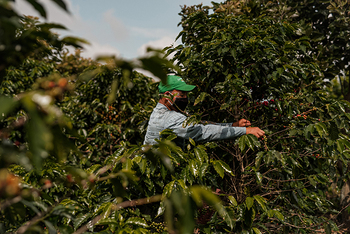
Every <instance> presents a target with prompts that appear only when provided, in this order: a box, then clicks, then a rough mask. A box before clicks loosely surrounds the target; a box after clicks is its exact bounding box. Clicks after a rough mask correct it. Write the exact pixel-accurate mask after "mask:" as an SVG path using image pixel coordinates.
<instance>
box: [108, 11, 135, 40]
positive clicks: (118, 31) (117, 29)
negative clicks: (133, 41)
mask: <svg viewBox="0 0 350 234" xmlns="http://www.w3.org/2000/svg"><path fill="white" fill-rule="evenodd" d="M113 12H114V11H113V10H108V11H106V12H105V13H104V14H103V18H104V20H105V21H106V22H107V23H108V25H109V26H110V27H111V29H112V32H113V35H114V38H115V39H116V40H117V41H123V40H126V39H127V38H128V37H129V30H128V29H127V27H126V26H125V25H124V24H123V22H122V21H121V20H119V19H118V18H116V17H115V16H114V15H113Z"/></svg>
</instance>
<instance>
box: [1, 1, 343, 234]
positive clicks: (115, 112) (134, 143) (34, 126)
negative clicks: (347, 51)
mask: <svg viewBox="0 0 350 234" xmlns="http://www.w3.org/2000/svg"><path fill="white" fill-rule="evenodd" d="M5 2H6V1H5ZM29 2H30V3H31V4H32V5H33V6H35V8H36V9H37V10H38V11H39V12H40V13H41V14H42V15H45V12H43V11H42V9H41V7H40V4H39V3H38V2H37V1H29ZM55 2H56V3H58V4H59V5H60V6H61V7H64V6H65V5H62V2H61V1H60V0H55ZM254 2H255V3H256V2H257V1H239V2H238V1H237V2H236V3H234V4H233V3H230V2H227V3H226V5H225V4H224V5H220V4H216V3H213V4H214V6H213V9H214V12H212V11H211V9H210V7H207V6H191V7H183V9H182V12H181V16H182V21H181V23H180V24H181V26H182V27H183V31H182V32H181V33H180V35H179V38H181V40H182V44H181V45H179V46H177V47H174V48H168V49H167V53H168V54H173V55H174V59H173V61H174V62H176V63H178V66H179V67H180V69H177V67H175V66H174V65H172V63H171V62H169V61H167V60H165V59H164V58H162V55H161V52H160V51H150V52H152V53H151V55H149V56H147V57H143V58H139V59H138V61H137V62H136V63H135V62H131V61H125V60H123V59H119V58H101V59H102V60H103V61H104V63H103V64H101V63H99V62H97V61H92V60H91V59H85V58H82V57H80V52H79V51H76V53H75V54H68V53H67V51H66V49H65V47H64V45H67V44H69V43H65V42H62V41H61V43H62V47H58V46H57V47H56V46H54V45H53V44H51V41H50V40H49V39H50V38H49V37H44V38H41V37H38V36H36V37H34V38H36V39H39V41H40V43H39V45H41V46H43V47H40V48H43V50H42V51H43V53H39V54H30V53H28V54H26V53H24V52H23V53H19V54H20V56H21V58H19V57H18V59H16V60H15V61H14V62H13V63H12V62H11V63H10V62H8V61H2V60H1V63H0V66H3V67H4V68H5V69H6V73H5V74H4V75H3V76H2V83H1V85H0V94H1V97H0V98H1V100H0V102H1V106H0V113H1V116H0V131H1V132H0V138H1V139H0V233H5V232H18V233H24V232H28V233H47V232H49V233H55V232H59V233H73V232H75V233H83V232H87V233H88V232H101V233H115V232H117V233H131V232H133V233H134V232H137V233H167V232H169V233H193V232H194V231H196V232H201V233H267V232H269V233H292V232H295V233H313V232H314V230H320V229H323V230H325V231H326V233H330V232H331V230H338V226H339V225H340V222H341V220H340V219H339V216H338V215H339V212H340V210H341V207H340V206H339V201H338V200H339V198H338V196H337V193H338V192H339V188H340V187H341V186H342V184H343V183H344V182H345V181H347V180H348V172H347V170H346V168H345V167H343V168H342V167H340V165H341V164H343V165H346V164H347V163H348V160H349V157H350V156H349V155H350V154H349V149H350V144H349V137H348V129H349V118H350V116H349V114H347V113H346V112H345V109H346V108H350V107H349V103H348V102H346V101H343V100H341V99H333V98H332V97H331V96H330V94H329V89H327V86H328V85H329V83H327V81H326V80H325V79H324V78H333V77H330V76H329V75H328V74H329V73H327V72H328V71H326V70H325V69H324V67H323V66H322V64H320V63H319V61H318V60H316V59H315V53H314V47H313V45H314V44H313V43H315V40H314V38H313V36H312V35H313V34H310V33H307V32H306V31H305V30H303V29H304V27H305V25H306V24H304V23H303V22H297V21H292V22H291V21H287V20H280V19H281V17H274V16H276V15H277V13H276V14H275V15H273V14H272V13H271V14H272V15H262V14H263V10H261V9H260V7H259V6H267V3H266V4H265V3H264V2H263V1H261V4H258V5H256V4H255V5H254V4H253V3H254ZM240 3H242V4H241V5H240ZM243 3H244V4H245V5H244V4H243ZM1 4H2V3H1ZM38 4H39V5H38ZM230 4H232V5H230ZM252 4H253V5H252ZM271 4H272V3H271ZM6 6H7V7H9V5H6ZM228 6H230V7H231V8H230V11H229V12H227V10H225V7H226V8H227V7H228ZM232 6H233V7H232ZM281 6H282V5H281ZM298 6H299V5H298ZM1 7H3V5H1ZM276 8H278V6H275V5H274V7H272V8H271V9H276ZM8 9H10V8H8ZM220 9H221V10H220ZM259 9H260V10H259ZM262 9H265V8H262ZM10 10H11V9H10ZM11 12H12V14H15V13H14V12H13V11H12V10H11ZM266 12H267V11H266ZM228 13H229V14H228ZM266 14H267V13H266ZM283 15H284V14H283ZM18 17H19V16H18ZM3 19H8V18H1V19H0V20H3ZM283 19H284V18H283ZM1 22H2V21H1ZM18 22H20V21H18ZM21 22H22V23H21V24H18V25H17V26H16V30H18V31H19V32H22V31H23V32H26V31H27V30H29V31H33V30H34V31H35V30H38V31H40V30H42V28H41V27H40V25H41V24H40V23H39V22H37V21H36V20H35V19H34V20H33V19H32V18H29V19H22V21H21ZM27 22H30V23H27ZM1 25H2V24H1ZM38 25H39V26H38ZM1 27H2V26H1ZM21 35H22V33H18V36H19V37H21ZM41 35H43V34H41ZM45 35H51V36H52V37H54V38H56V39H57V40H60V39H59V37H58V36H57V35H54V34H53V33H51V31H50V30H48V31H47V34H45ZM15 40H17V38H16V37H15V38H12V39H11V38H10V39H9V43H14V41H15ZM34 41H35V40H34ZM23 43H24V42H23ZM36 43H38V42H37V41H36ZM37 46H38V44H35V45H34V44H25V43H24V47H28V48H29V50H30V48H31V49H34V48H37ZM10 52H11V53H15V49H14V48H12V50H11V51H9V52H8V53H10ZM327 56H328V55H327ZM135 67H141V68H144V69H146V70H149V71H151V72H152V73H153V74H154V75H156V76H157V77H159V78H160V79H162V80H164V78H165V74H166V70H165V69H164V68H167V69H169V70H174V71H176V72H178V73H180V75H181V76H183V77H184V78H185V79H186V80H187V81H188V82H189V83H192V84H195V85H196V86H197V89H195V91H194V92H193V93H192V94H190V95H191V96H190V98H191V101H192V103H194V105H193V106H190V107H189V111H190V113H193V114H192V115H191V116H190V117H189V118H188V122H187V123H188V124H191V123H194V122H205V121H213V122H233V121H235V120H237V119H239V118H246V119H249V120H250V121H251V122H252V123H253V125H254V126H259V127H261V128H263V129H264V130H265V132H266V133H267V137H266V138H264V139H261V140H258V139H257V138H256V137H254V136H252V135H245V136H242V137H241V138H239V139H236V140H233V141H225V142H211V143H203V142H195V141H193V140H192V139H190V140H189V141H188V142H187V145H186V146H185V148H183V149H182V148H179V147H178V146H176V145H175V144H174V143H173V142H172V140H174V139H175V138H176V136H175V135H174V134H173V133H172V132H171V131H167V130H165V131H163V132H162V133H161V134H162V136H164V138H163V139H161V140H159V141H158V144H156V145H154V146H142V141H143V134H144V132H145V128H146V126H147V120H148V117H149V115H150V114H151V111H152V108H153V107H154V106H155V104H156V102H157V97H158V95H157V91H156V85H157V84H156V83H154V82H153V81H152V80H151V79H150V78H148V77H145V76H144V75H142V74H140V73H137V72H134V71H133V68H135Z"/></svg>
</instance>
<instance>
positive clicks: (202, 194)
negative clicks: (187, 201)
mask: <svg viewBox="0 0 350 234" xmlns="http://www.w3.org/2000/svg"><path fill="white" fill-rule="evenodd" d="M190 190H191V196H192V198H193V200H194V201H195V202H196V204H197V206H202V204H203V200H204V201H205V202H206V203H208V204H209V205H210V206H212V207H214V209H215V210H216V211H217V212H218V213H219V215H220V216H221V217H223V219H224V220H225V222H226V223H227V225H228V226H229V227H230V228H231V229H232V228H233V226H234V223H233V220H232V219H231V217H230V215H229V214H228V212H227V211H226V209H225V207H224V206H223V205H222V204H221V200H220V199H219V198H218V197H217V196H216V195H215V194H213V192H212V191H210V190H208V189H206V188H204V187H201V186H192V187H191V188H190Z"/></svg>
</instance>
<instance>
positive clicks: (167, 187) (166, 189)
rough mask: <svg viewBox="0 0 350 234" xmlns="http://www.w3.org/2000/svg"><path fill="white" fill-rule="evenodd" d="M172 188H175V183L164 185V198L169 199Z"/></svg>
mask: <svg viewBox="0 0 350 234" xmlns="http://www.w3.org/2000/svg"><path fill="white" fill-rule="evenodd" d="M174 186H175V181H171V182H169V183H168V184H167V185H165V187H164V189H163V194H164V196H167V197H169V196H170V194H171V193H172V192H173V189H174Z"/></svg>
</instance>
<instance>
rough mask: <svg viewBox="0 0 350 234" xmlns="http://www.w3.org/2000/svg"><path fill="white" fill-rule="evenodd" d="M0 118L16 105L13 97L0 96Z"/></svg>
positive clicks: (16, 102)
mask: <svg viewBox="0 0 350 234" xmlns="http://www.w3.org/2000/svg"><path fill="white" fill-rule="evenodd" d="M0 103H1V105H0V120H2V119H4V118H5V117H6V116H7V115H8V114H9V113H10V112H11V111H12V110H14V109H15V108H16V107H17V106H18V101H16V100H15V99H14V98H9V97H4V96H2V97H0Z"/></svg>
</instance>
